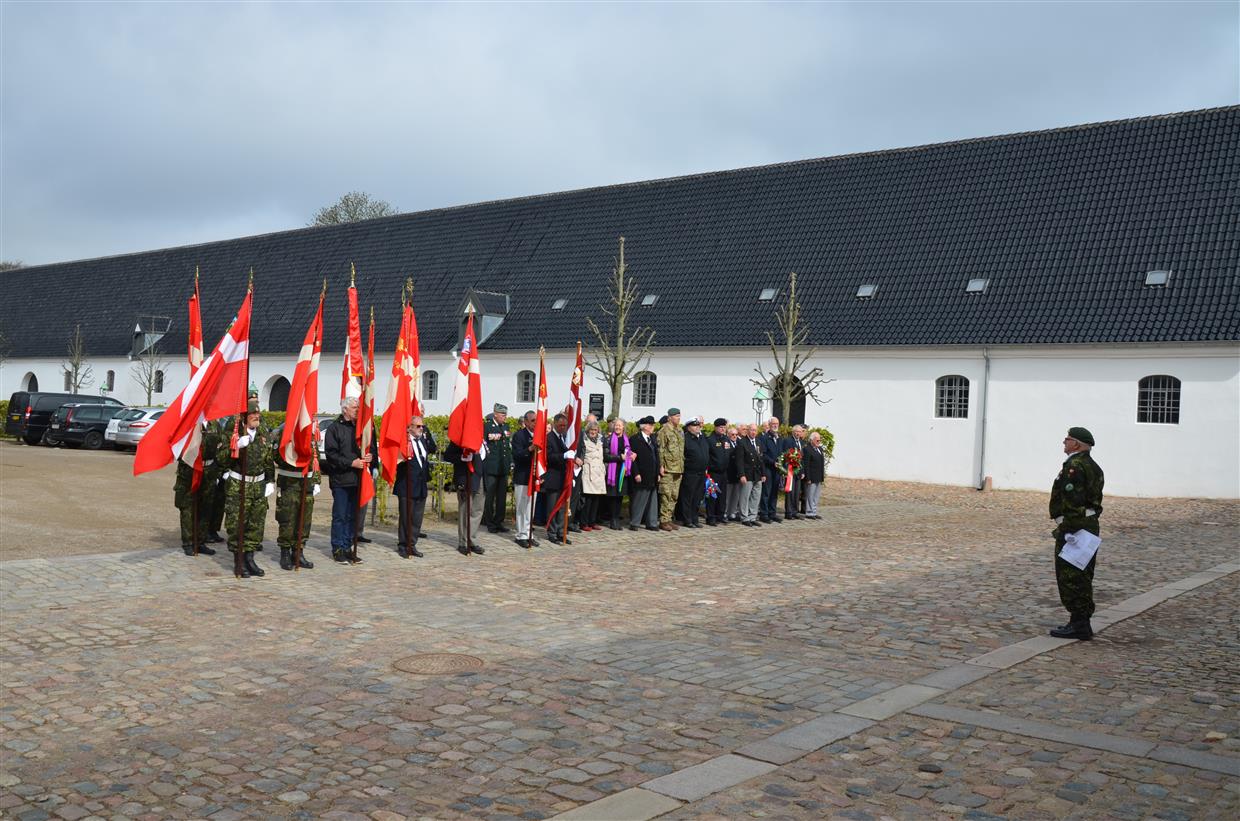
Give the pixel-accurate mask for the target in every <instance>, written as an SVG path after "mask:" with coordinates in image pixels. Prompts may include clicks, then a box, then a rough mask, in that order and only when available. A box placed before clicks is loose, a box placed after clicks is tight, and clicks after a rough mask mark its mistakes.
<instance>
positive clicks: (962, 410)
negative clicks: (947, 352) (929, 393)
mask: <svg viewBox="0 0 1240 821" xmlns="http://www.w3.org/2000/svg"><path fill="white" fill-rule="evenodd" d="M934 415H935V416H937V417H938V418H940V419H967V418H968V417H969V380H968V379H966V378H965V377H963V376H961V375H959V374H952V375H950V376H940V377H939V378H938V379H936V380H934Z"/></svg>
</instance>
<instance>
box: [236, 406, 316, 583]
mask: <svg viewBox="0 0 1240 821" xmlns="http://www.w3.org/2000/svg"><path fill="white" fill-rule="evenodd" d="M283 427H284V425H281V426H280V427H278V428H276V429H275V430H273V431H272V432H271V442H272V445H271V458H272V460H273V461H274V462H275V468H276V524H278V525H279V526H280V533H279V535H278V536H277V537H276V544H277V545H279V547H280V569H281V570H292V569H293V564H294V556H295V554H296V548H298V547H301V549H302V554H301V556H300V560H299V561H297V562H296V563H297V566H298V567H301V568H303V569H305V570H313V569H314V562H312V561H310V560H309V559H307V558H306V554H305V548H306V539H308V538H310V519H311V516H312V514H313V513H314V497H315V496H316V495H317V494H318V492H319V481H320V478H321V477H320V475H319V456H318V452H317V451H318V442H319V430H318V424H317V423H316V424H315V425H314V430H313V432H312V433H311V437H312V438H311V441H313V442H314V443H315V455H314V459H313V462H311V464H310V472H309V474H307V475H304V476H303V474H302V472H301V468H299V467H297V466H296V465H293V464H289V463H288V462H286V461H284V457H283V456H281V455H280V438H281V437H280V434H281V429H282V428H283ZM303 483H304V485H305V500H306V501H305V507H304V508H302V510H301V539H300V540H298V538H297V516H298V508H299V507H301V505H302V485H303ZM246 504H249V503H248V502H247V503H246ZM247 515H248V511H247Z"/></svg>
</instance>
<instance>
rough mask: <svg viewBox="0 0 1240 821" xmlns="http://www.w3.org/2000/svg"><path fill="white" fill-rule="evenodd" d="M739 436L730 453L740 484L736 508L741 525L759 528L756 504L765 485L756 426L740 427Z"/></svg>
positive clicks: (764, 473)
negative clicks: (738, 500) (738, 501)
mask: <svg viewBox="0 0 1240 821" xmlns="http://www.w3.org/2000/svg"><path fill="white" fill-rule="evenodd" d="M740 434H741V436H740V438H739V439H737V440H736V447H735V448H734V449H733V451H732V459H733V461H734V462H735V464H736V477H737V478H736V481H737V482H739V483H740V490H739V492H740V497H739V498H740V503H739V505H738V508H739V512H740V517H741V524H743V525H746V526H748V527H760V525H759V524H758V521H757V519H758V503H759V498H760V497H761V495H762V487H763V485H765V484H766V471H765V470H764V467H763V464H762V452H761V451H760V450H759V449H758V441H757V436H758V426H757V425H756V424H754V425H747V426H746V425H742V426H741V429H740Z"/></svg>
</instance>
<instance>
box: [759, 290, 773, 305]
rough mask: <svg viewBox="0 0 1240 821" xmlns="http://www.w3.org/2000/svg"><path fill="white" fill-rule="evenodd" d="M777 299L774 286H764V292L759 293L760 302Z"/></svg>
mask: <svg viewBox="0 0 1240 821" xmlns="http://www.w3.org/2000/svg"><path fill="white" fill-rule="evenodd" d="M774 299H775V289H774V288H763V289H762V293H760V294H758V301H759V302H772V301H774Z"/></svg>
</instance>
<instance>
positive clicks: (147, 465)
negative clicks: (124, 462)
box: [133, 292, 253, 476]
mask: <svg viewBox="0 0 1240 821" xmlns="http://www.w3.org/2000/svg"><path fill="white" fill-rule="evenodd" d="M252 300H253V293H252V292H247V293H246V295H245V300H244V301H243V302H242V303H241V308H240V309H239V310H238V311H237V318H236V319H234V320H233V323H232V326H231V327H230V328H229V329H228V332H227V333H225V334H224V336H223V338H222V339H220V342H219V344H218V345H216V346H215V350H213V351H212V352H211V355H210V356H209V357H207V359H206V361H204V362H203V363H202V367H200V368H199V369H198V370H197V371H196V372H195V373H194V375H193V377H192V378H191V379H190V380H189V384H188V385H186V386H185V390H183V391H181V393H180V394H179V395H178V396H177V398H176V399H174V400H172V404H171V405H169V406H168V410H166V411H164V414H163V416H161V417H159V419H157V420H155V424H154V425H152V426H151V429H150V430H148V431H147V432H146V435H145V436H143V437H142V440H141V441H140V442H139V443H138V452H137V454H136V455H135V456H134V460H133V473H134V476H138V475H139V474H142V473H146V472H147V471H151V470H159V469H160V468H162V467H164V466H165V465H167V464H169V463H171V462H172V461H173V460H174V459H177V458H180V457H181V455H182V454H183V453H184V452H185V448H186V446H187V445H188V444H189V442H190V439H191V438H192V437H193V435H194V431H195V430H197V429H199V428H200V427H201V426H202V425H203V424H204V423H206V422H211V421H213V420H215V419H220V418H223V417H225V416H231V415H233V414H240V413H245V408H246V386H247V380H248V376H249V364H250V310H251V303H252Z"/></svg>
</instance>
